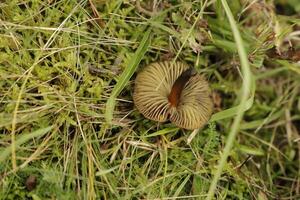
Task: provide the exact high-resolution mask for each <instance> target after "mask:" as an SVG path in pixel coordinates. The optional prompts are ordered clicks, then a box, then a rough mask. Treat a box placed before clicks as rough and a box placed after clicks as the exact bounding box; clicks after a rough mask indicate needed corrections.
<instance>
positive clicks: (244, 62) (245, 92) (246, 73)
mask: <svg viewBox="0 0 300 200" xmlns="http://www.w3.org/2000/svg"><path fill="white" fill-rule="evenodd" d="M221 2H222V5H223V7H224V10H225V12H226V15H227V18H228V20H229V23H230V27H231V29H232V32H233V36H234V40H235V42H236V46H237V49H238V54H239V57H240V61H241V69H242V75H243V86H242V90H241V93H240V104H239V106H238V110H237V115H236V117H235V119H234V122H233V124H232V126H231V129H230V133H229V135H228V138H227V140H226V145H225V148H224V150H223V153H222V155H221V158H220V161H219V163H218V166H217V170H216V172H215V175H214V177H213V180H212V182H211V184H210V187H209V191H208V194H207V197H206V199H207V200H210V199H212V198H213V195H214V194H215V190H216V187H217V183H218V181H219V178H220V176H221V174H222V171H223V167H224V165H225V164H226V160H227V158H228V155H229V153H230V150H231V147H232V145H233V143H234V140H235V136H236V134H237V133H238V131H239V128H240V122H241V120H242V118H243V115H244V112H245V110H246V106H247V104H246V103H247V99H248V96H249V93H250V87H251V82H252V81H251V79H252V74H251V71H250V65H249V62H248V57H247V53H246V50H245V48H244V44H243V41H242V37H241V35H240V32H239V30H238V27H237V25H236V22H235V20H234V17H233V15H232V13H231V11H230V8H229V6H228V4H227V1H226V0H221Z"/></svg>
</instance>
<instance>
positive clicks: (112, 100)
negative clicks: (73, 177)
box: [105, 28, 151, 124]
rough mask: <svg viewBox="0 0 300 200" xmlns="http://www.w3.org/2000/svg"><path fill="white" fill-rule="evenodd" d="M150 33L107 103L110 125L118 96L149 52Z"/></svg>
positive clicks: (106, 111) (106, 114)
mask: <svg viewBox="0 0 300 200" xmlns="http://www.w3.org/2000/svg"><path fill="white" fill-rule="evenodd" d="M150 32H151V29H150V28H149V29H148V30H147V31H146V33H145V34H144V37H143V39H142V41H141V43H140V46H139V47H138V49H137V50H136V52H135V54H134V55H133V57H132V60H131V62H130V63H129V65H128V66H127V67H126V69H125V70H124V72H123V73H122V74H121V76H120V78H119V81H118V83H117V84H116V86H115V87H114V89H113V91H112V93H111V95H110V97H109V99H108V101H107V103H106V109H105V120H106V122H107V123H108V124H111V121H112V118H113V112H114V108H115V104H116V98H117V96H118V95H119V94H120V92H121V91H122V90H123V89H124V87H125V86H126V85H127V83H128V81H129V79H130V78H131V76H132V75H133V73H134V72H135V70H136V68H137V67H138V65H139V63H140V62H141V60H142V58H143V56H144V55H145V53H146V51H147V50H148V47H149V45H150Z"/></svg>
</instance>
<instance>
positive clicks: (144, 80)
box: [133, 62, 213, 129]
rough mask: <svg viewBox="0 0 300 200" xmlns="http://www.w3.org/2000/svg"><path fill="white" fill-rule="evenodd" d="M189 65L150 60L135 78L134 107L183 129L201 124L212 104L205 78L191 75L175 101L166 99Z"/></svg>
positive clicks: (149, 115) (210, 112) (193, 127)
mask: <svg viewBox="0 0 300 200" xmlns="http://www.w3.org/2000/svg"><path fill="white" fill-rule="evenodd" d="M189 69H190V68H189V67H188V66H187V65H186V64H184V63H181V62H175V63H172V62H157V63H152V64H150V65H148V66H147V67H145V69H144V70H143V71H141V72H140V73H139V74H138V75H137V77H136V80H135V88H134V93H133V100H134V103H135V105H136V107H137V109H138V110H139V111H140V112H141V113H142V114H143V115H144V116H145V117H146V118H148V119H151V120H154V121H159V122H164V121H167V120H168V119H170V121H171V122H173V123H174V124H176V125H177V126H179V127H181V128H185V129H196V128H200V127H202V126H203V125H204V124H206V122H207V121H208V120H209V118H210V116H211V114H212V108H213V103H212V99H211V97H210V89H209V87H208V83H207V82H206V80H205V79H204V78H203V77H202V76H201V75H199V74H197V73H196V74H193V75H191V76H190V77H189V78H188V79H187V80H186V82H185V83H183V84H185V85H182V87H180V88H181V90H182V91H180V93H179V94H180V96H179V99H178V104H176V106H174V105H173V104H171V103H170V101H169V95H170V93H171V91H173V90H172V88H173V85H174V83H175V81H176V80H177V79H178V78H179V77H180V76H181V75H182V74H183V73H184V72H186V71H187V70H189Z"/></svg>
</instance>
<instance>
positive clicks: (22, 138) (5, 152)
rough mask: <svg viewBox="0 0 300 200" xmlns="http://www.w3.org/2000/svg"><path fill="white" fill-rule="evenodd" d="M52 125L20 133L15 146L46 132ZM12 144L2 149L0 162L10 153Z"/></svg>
mask: <svg viewBox="0 0 300 200" xmlns="http://www.w3.org/2000/svg"><path fill="white" fill-rule="evenodd" d="M52 128H53V126H48V127H46V128H41V129H38V130H36V131H34V132H32V133H29V134H21V135H20V137H19V138H17V139H16V141H15V146H16V148H18V147H19V146H20V145H22V144H24V143H25V142H27V141H29V140H30V139H32V138H36V137H40V136H43V135H45V134H46V133H48V132H49V131H50V130H51V129H52ZM11 149H12V145H10V146H8V147H6V148H5V149H3V151H2V152H1V153H0V163H2V162H3V161H4V160H5V159H6V158H7V157H8V156H9V155H10V154H11Z"/></svg>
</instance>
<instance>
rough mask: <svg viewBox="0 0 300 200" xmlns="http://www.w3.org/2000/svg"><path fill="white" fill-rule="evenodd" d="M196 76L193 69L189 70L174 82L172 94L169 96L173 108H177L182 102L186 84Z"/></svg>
mask: <svg viewBox="0 0 300 200" xmlns="http://www.w3.org/2000/svg"><path fill="white" fill-rule="evenodd" d="M194 74H195V71H194V69H193V68H189V69H187V70H186V71H184V72H183V73H182V74H181V75H180V76H179V77H178V78H177V79H176V81H175V82H174V84H173V86H172V89H171V92H170V94H169V96H168V100H169V103H170V105H171V107H177V106H178V103H179V102H180V96H181V92H182V90H183V88H184V86H185V85H186V83H187V82H188V81H189V80H190V78H191V77H192V76H193V75H194Z"/></svg>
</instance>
